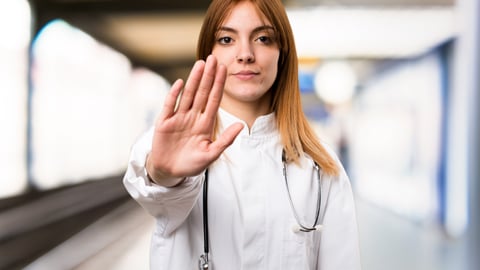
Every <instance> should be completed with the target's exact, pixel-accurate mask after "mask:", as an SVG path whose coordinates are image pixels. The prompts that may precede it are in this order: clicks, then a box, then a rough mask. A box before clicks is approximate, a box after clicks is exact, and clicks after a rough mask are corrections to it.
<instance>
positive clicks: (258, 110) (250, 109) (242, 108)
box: [220, 98, 271, 129]
mask: <svg viewBox="0 0 480 270" xmlns="http://www.w3.org/2000/svg"><path fill="white" fill-rule="evenodd" d="M220 107H221V108H222V109H223V110H224V111H226V112H228V113H230V114H232V115H234V116H235V117H238V118H239V119H242V120H243V121H245V123H246V124H247V126H248V128H249V129H251V128H252V126H253V123H255V120H256V119H257V118H258V117H259V116H262V115H266V114H269V113H271V109H270V99H269V98H265V99H262V100H261V101H256V102H250V103H249V102H239V101H236V100H232V99H223V100H222V103H221V105H220Z"/></svg>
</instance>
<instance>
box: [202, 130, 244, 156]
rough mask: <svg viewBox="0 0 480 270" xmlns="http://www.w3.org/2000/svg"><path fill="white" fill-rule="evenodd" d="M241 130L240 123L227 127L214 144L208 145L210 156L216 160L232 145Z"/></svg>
mask: <svg viewBox="0 0 480 270" xmlns="http://www.w3.org/2000/svg"><path fill="white" fill-rule="evenodd" d="M242 129H243V124H242V123H235V124H233V125H231V126H229V127H228V128H227V129H226V130H225V131H224V132H223V133H222V134H221V135H220V136H219V137H218V138H217V139H216V140H215V141H214V142H212V143H211V144H210V152H211V154H212V155H213V156H214V157H215V158H218V156H220V155H221V154H222V153H223V151H225V149H226V148H227V147H228V146H230V145H231V144H232V143H233V141H234V140H235V138H236V137H237V136H238V134H240V132H241V131H242Z"/></svg>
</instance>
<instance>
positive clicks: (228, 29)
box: [218, 25, 275, 33]
mask: <svg viewBox="0 0 480 270" xmlns="http://www.w3.org/2000/svg"><path fill="white" fill-rule="evenodd" d="M268 30H270V31H275V28H273V26H270V25H262V26H258V27H255V28H254V29H253V30H252V33H257V32H262V31H268ZM218 31H225V32H232V33H238V30H236V29H235V28H232V27H228V26H220V27H219V28H218Z"/></svg>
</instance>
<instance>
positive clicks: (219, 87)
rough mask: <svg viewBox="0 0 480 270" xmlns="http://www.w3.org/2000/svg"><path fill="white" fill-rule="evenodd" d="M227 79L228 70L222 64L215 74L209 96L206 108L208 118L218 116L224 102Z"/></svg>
mask: <svg viewBox="0 0 480 270" xmlns="http://www.w3.org/2000/svg"><path fill="white" fill-rule="evenodd" d="M226 77H227V68H226V67H225V66H224V65H222V64H220V65H218V67H217V70H216V73H215V81H214V82H213V86H212V90H211V92H210V95H209V96H208V102H207V104H206V107H205V116H206V117H207V118H211V117H215V115H217V112H218V108H219V107H220V102H221V101H222V95H223V89H224V87H225V80H226Z"/></svg>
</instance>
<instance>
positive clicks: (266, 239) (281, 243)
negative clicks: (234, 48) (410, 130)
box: [124, 110, 360, 270]
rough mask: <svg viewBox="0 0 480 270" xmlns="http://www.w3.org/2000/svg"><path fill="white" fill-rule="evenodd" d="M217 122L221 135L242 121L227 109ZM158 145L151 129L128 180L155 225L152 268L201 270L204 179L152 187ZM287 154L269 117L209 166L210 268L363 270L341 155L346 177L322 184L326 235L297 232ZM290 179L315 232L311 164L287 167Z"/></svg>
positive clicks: (138, 145)
mask: <svg viewBox="0 0 480 270" xmlns="http://www.w3.org/2000/svg"><path fill="white" fill-rule="evenodd" d="M219 115H220V123H221V125H220V130H223V129H224V127H228V126H229V125H230V124H233V123H235V122H242V121H241V120H239V119H237V118H236V117H234V116H233V115H230V114H228V113H227V112H225V111H223V110H220V111H219ZM244 124H245V123H244ZM152 138H153V129H151V130H149V131H148V132H146V133H145V134H144V135H143V137H142V138H140V139H139V141H138V142H137V143H136V144H135V145H134V147H133V149H132V154H131V160H130V162H129V165H128V169H127V172H126V175H125V178H124V184H125V187H126V189H127V190H128V192H129V193H130V195H131V196H132V197H133V198H134V199H135V200H137V201H138V202H139V203H140V205H142V207H143V208H144V209H146V210H147V211H148V212H149V213H150V214H151V215H153V216H154V217H155V218H156V229H155V231H154V233H153V236H152V244H151V253H150V265H151V269H174V270H177V269H179V270H183V269H198V259H199V256H200V255H201V254H203V218H202V206H203V202H202V184H203V180H204V174H201V175H199V176H196V177H189V178H187V179H186V180H185V181H184V182H183V183H182V184H181V185H180V186H177V187H174V188H166V187H161V186H158V185H155V184H154V183H151V182H150V181H149V180H148V179H147V177H146V171H145V166H144V165H145V161H146V156H147V154H148V153H149V151H150V150H151V143H152ZM325 147H327V146H325ZM282 149H283V148H282V145H281V142H280V136H279V133H278V130H277V128H276V122H275V116H274V114H269V115H266V116H262V117H259V118H258V119H257V120H256V121H255V123H254V125H253V126H252V128H251V130H249V129H248V127H247V125H246V124H245V127H244V129H243V130H242V131H241V133H240V134H239V136H238V137H237V138H236V139H235V141H234V143H233V144H232V145H231V146H230V147H228V148H227V150H226V151H225V152H224V153H223V154H222V155H221V156H220V158H219V159H218V160H217V161H215V162H214V163H213V164H212V165H211V166H210V167H209V169H208V170H209V185H208V225H209V232H210V236H209V238H210V239H209V243H210V260H211V263H210V265H211V268H210V269H217V270H230V269H242V270H247V269H275V270H281V269H295V270H298V269H322V270H350V269H352V270H353V269H360V256H359V248H358V234H357V223H356V217H355V206H354V201H353V195H352V190H351V185H350V182H349V179H348V176H347V175H346V173H345V171H344V170H343V167H341V164H340V162H338V159H337V158H336V156H335V154H334V153H333V152H332V151H331V150H329V151H330V154H332V156H333V157H334V158H335V159H336V160H337V162H338V164H339V166H340V167H341V173H340V175H339V176H338V177H330V176H328V175H322V179H321V180H322V182H321V187H322V192H321V193H322V194H321V195H322V200H321V203H322V204H321V212H320V213H321V214H320V223H321V224H322V225H323V229H322V230H320V231H313V232H297V233H295V232H294V231H293V230H292V227H293V226H294V225H296V224H297V222H296V220H295V217H294V214H293V212H292V208H291V206H290V202H289V199H288V193H287V189H286V185H285V180H284V176H283V173H282V170H283V165H282V158H281V157H282ZM287 176H288V184H289V188H290V193H291V196H292V201H293V204H294V206H295V210H296V211H297V213H298V215H299V218H300V222H301V223H302V224H304V225H306V226H311V225H312V224H313V222H314V219H315V213H316V200H317V195H318V194H317V193H318V192H317V191H318V189H317V187H318V186H317V183H318V181H317V175H316V171H315V170H314V168H313V161H312V160H311V159H309V158H307V157H305V158H302V159H301V166H297V165H295V164H288V167H287Z"/></svg>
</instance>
